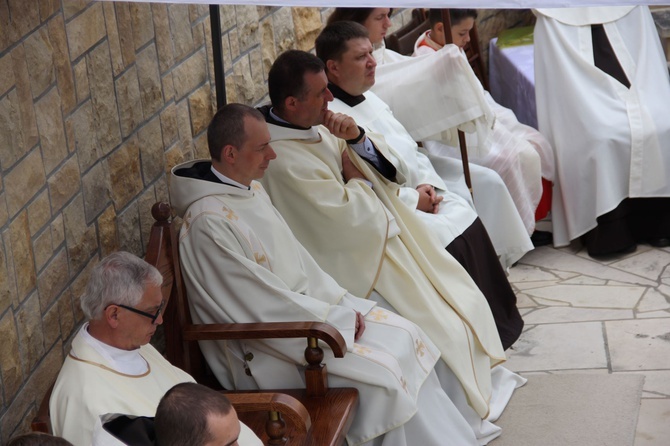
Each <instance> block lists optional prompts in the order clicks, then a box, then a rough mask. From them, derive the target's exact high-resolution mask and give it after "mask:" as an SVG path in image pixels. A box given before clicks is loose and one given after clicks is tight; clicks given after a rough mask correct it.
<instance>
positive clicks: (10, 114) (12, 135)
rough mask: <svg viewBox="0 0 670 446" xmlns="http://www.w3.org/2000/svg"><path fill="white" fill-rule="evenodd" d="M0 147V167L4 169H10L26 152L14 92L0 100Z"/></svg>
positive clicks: (17, 98) (15, 93)
mask: <svg viewBox="0 0 670 446" xmlns="http://www.w3.org/2000/svg"><path fill="white" fill-rule="evenodd" d="M0 147H2V150H0V165H1V166H2V167H3V168H4V169H8V168H9V167H11V166H12V165H13V164H14V163H15V162H16V161H17V160H18V159H19V158H21V157H22V156H23V154H24V153H25V151H26V148H25V145H24V143H23V133H22V132H21V117H20V110H19V97H18V94H17V92H16V90H11V91H10V92H9V94H7V95H6V96H5V97H4V98H1V99H0Z"/></svg>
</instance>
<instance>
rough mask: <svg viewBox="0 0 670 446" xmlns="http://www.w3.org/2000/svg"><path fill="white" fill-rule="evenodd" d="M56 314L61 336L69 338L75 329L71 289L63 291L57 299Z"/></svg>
mask: <svg viewBox="0 0 670 446" xmlns="http://www.w3.org/2000/svg"><path fill="white" fill-rule="evenodd" d="M57 305H58V316H59V319H60V332H61V335H62V337H63V338H69V337H70V335H71V334H72V333H73V332H74V329H75V320H74V311H73V310H72V291H70V289H67V290H65V291H63V293H62V294H61V296H60V298H59V299H58V304H57Z"/></svg>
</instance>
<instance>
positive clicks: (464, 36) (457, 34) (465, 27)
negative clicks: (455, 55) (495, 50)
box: [451, 17, 475, 49]
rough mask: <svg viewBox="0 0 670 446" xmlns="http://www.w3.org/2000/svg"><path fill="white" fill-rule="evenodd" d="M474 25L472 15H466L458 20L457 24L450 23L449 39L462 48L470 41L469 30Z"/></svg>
mask: <svg viewBox="0 0 670 446" xmlns="http://www.w3.org/2000/svg"><path fill="white" fill-rule="evenodd" d="M474 26H475V19H473V18H472V17H466V18H464V19H463V20H461V21H460V22H458V24H456V25H451V39H452V40H453V43H454V45H456V46H458V47H459V48H460V49H463V47H464V46H465V45H467V43H468V42H469V41H470V30H471V29H472V28H473V27H474Z"/></svg>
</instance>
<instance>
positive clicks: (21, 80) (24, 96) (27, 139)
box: [3, 45, 39, 168]
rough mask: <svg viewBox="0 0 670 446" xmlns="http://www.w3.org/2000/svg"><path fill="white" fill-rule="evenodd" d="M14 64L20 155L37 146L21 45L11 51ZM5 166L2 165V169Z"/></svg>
mask: <svg viewBox="0 0 670 446" xmlns="http://www.w3.org/2000/svg"><path fill="white" fill-rule="evenodd" d="M12 60H13V62H14V78H15V79H16V92H17V94H18V106H19V122H20V127H19V130H20V132H21V136H22V140H23V145H22V146H21V149H22V153H26V152H27V151H28V150H29V149H31V148H32V147H33V146H34V145H35V144H37V140H38V138H39V137H38V135H37V121H36V120H35V110H34V108H33V96H32V93H31V90H30V74H29V72H28V65H27V64H26V56H25V51H24V47H23V45H18V46H17V47H16V48H14V50H13V51H12ZM6 167H7V166H4V165H3V168H6Z"/></svg>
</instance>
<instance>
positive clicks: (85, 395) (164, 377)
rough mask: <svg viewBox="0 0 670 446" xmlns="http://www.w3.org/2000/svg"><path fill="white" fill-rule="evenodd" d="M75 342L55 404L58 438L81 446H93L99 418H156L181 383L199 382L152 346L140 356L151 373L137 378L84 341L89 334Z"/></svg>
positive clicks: (52, 408)
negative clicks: (158, 409) (167, 396)
mask: <svg viewBox="0 0 670 446" xmlns="http://www.w3.org/2000/svg"><path fill="white" fill-rule="evenodd" d="M85 329H86V325H85V326H84V327H82V328H81V330H80V331H79V333H77V335H76V336H75V338H74V339H73V340H72V349H71V350H70V354H69V355H68V357H67V358H65V362H64V363H63V367H62V368H61V370H60V373H59V374H58V378H57V379H56V383H55V385H54V388H53V392H52V394H51V399H50V400H49V410H50V418H51V424H52V427H53V431H54V435H57V436H60V437H63V438H65V439H66V440H68V441H69V442H70V443H72V444H74V445H75V446H88V445H90V444H91V438H92V434H93V428H94V426H95V425H96V423H99V416H100V415H103V414H106V413H123V414H127V415H139V416H149V417H153V416H154V415H155V414H156V407H158V402H159V401H160V399H161V398H162V397H163V395H164V394H165V392H167V391H168V390H170V389H171V388H172V387H173V386H174V385H175V384H179V383H182V382H193V378H191V376H189V375H188V374H187V373H186V372H184V371H183V370H180V369H178V368H177V367H174V366H173V365H172V364H170V363H169V362H168V361H167V360H166V359H165V358H163V356H162V355H161V354H160V353H159V352H158V351H157V350H156V349H155V348H154V347H152V346H151V345H150V344H147V345H143V346H142V347H140V349H139V354H140V355H141V356H142V358H144V360H145V361H146V363H147V365H148V372H146V373H143V374H141V375H137V376H133V375H126V374H123V373H121V372H117V371H116V370H114V369H113V368H112V367H111V364H110V363H109V362H108V361H107V360H106V359H105V358H104V357H103V356H102V355H101V354H100V353H98V351H96V350H95V349H94V348H93V347H92V346H91V345H90V344H89V343H88V342H87V341H86V340H84V337H83V334H82V332H83V330H85Z"/></svg>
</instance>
